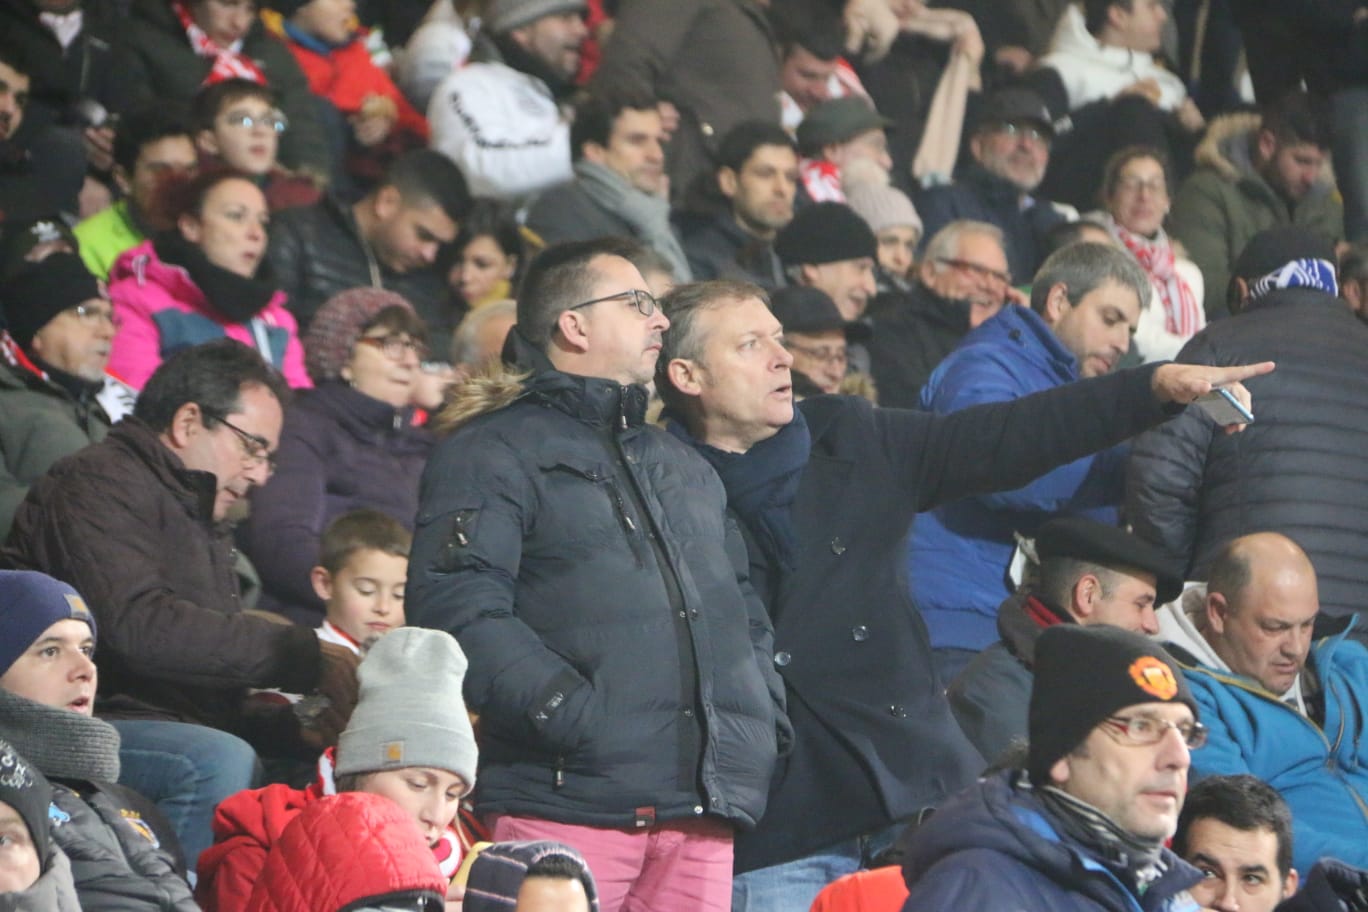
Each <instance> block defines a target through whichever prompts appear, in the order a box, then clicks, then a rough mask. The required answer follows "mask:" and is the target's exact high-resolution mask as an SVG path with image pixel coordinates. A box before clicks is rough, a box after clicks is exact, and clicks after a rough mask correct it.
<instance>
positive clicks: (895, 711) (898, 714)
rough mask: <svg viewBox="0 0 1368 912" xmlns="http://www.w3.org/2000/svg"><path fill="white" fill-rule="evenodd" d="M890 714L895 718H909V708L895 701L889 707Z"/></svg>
mask: <svg viewBox="0 0 1368 912" xmlns="http://www.w3.org/2000/svg"><path fill="white" fill-rule="evenodd" d="M888 714H889V715H890V716H892V717H893V718H895V719H906V718H907V710H905V709H903V708H902V706H900V705H899V704H897V703H894V704H893V705H892V706H890V707H888Z"/></svg>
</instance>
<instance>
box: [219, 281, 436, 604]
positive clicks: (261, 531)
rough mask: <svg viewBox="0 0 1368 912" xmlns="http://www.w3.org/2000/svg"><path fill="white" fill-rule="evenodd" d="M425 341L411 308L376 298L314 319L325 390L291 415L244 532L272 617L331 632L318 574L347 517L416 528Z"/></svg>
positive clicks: (315, 368)
mask: <svg viewBox="0 0 1368 912" xmlns="http://www.w3.org/2000/svg"><path fill="white" fill-rule="evenodd" d="M425 342H426V329H425V328H424V326H423V321H422V320H421V319H419V317H418V316H417V314H415V313H414V311H413V307H412V305H410V304H409V302H408V301H406V300H404V299H403V298H402V297H400V296H399V295H397V294H394V293H393V292H389V291H383V290H381V289H377V288H353V289H350V290H348V291H344V292H342V293H340V294H338V295H336V296H334V297H333V298H331V299H330V300H329V301H328V302H327V303H326V304H324V305H323V306H322V307H321V308H320V309H319V311H318V313H317V314H316V315H315V316H314V319H313V322H312V323H311V324H310V325H309V332H308V335H307V336H306V338H305V342H304V344H305V350H306V351H307V353H308V354H307V359H308V367H309V372H310V374H311V375H312V376H313V379H314V380H315V381H317V383H318V386H317V388H315V389H314V390H312V391H311V392H308V393H305V394H303V395H301V396H299V397H298V398H297V399H296V400H295V402H294V403H293V404H292V405H291V406H290V408H289V409H287V410H286V412H285V425H284V428H283V429H282V431H281V434H280V449H279V450H278V451H277V454H276V456H277V460H278V468H277V470H276V473H275V476H274V477H273V478H272V479H271V481H270V482H268V483H267V484H266V486H265V487H264V488H262V489H261V491H259V492H258V494H257V496H256V497H255V498H254V499H253V501H252V515H251V518H250V519H249V520H248V522H247V524H246V526H245V527H244V530H243V531H244V533H245V534H244V535H243V536H242V546H243V550H244V551H246V552H247V555H248V556H249V557H250V558H251V559H252V563H253V564H255V565H256V568H257V572H258V573H260V574H261V582H262V588H263V590H264V591H263V593H262V598H261V602H260V603H259V606H260V607H261V608H265V609H267V610H271V611H277V612H279V613H281V614H284V615H285V616H287V617H289V618H291V619H293V620H296V621H299V622H300V623H305V624H308V625H309V626H311V627H317V626H318V624H319V623H321V622H322V619H323V601H322V600H321V599H320V598H319V597H318V595H317V594H316V593H315V592H314V590H313V584H312V582H311V577H310V572H311V570H312V569H313V567H314V565H315V564H317V563H318V548H319V539H320V538H321V537H322V535H323V530H324V529H325V528H327V526H328V524H329V523H330V522H332V521H333V520H334V519H336V518H337V517H338V516H341V515H342V514H343V513H346V512H349V511H351V510H357V509H362V508H369V509H372V510H379V511H380V512H381V513H385V514H387V515H389V516H392V517H394V518H395V519H397V520H399V521H400V522H402V523H403V524H404V525H405V526H406V527H408V528H410V529H411V528H412V526H413V517H414V516H415V515H417V512H418V477H419V475H420V474H421V472H422V470H423V463H424V462H425V461H426V460H427V456H428V452H429V450H430V449H431V447H432V437H431V435H430V434H429V432H428V431H427V430H426V429H424V428H421V427H419V426H417V425H416V424H415V421H414V417H415V409H414V407H413V402H414V395H415V393H416V392H417V390H418V387H419V380H420V378H421V375H422V372H423V368H424V358H425V357H426V352H427V349H426V345H425Z"/></svg>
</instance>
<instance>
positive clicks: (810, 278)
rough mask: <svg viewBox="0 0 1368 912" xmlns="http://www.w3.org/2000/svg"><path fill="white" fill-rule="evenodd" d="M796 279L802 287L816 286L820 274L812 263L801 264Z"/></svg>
mask: <svg viewBox="0 0 1368 912" xmlns="http://www.w3.org/2000/svg"><path fill="white" fill-rule="evenodd" d="M798 277H799V278H800V279H802V284H804V285H816V284H817V280H818V279H820V278H821V277H822V274H821V272H820V271H819V270H818V268H817V266H815V265H813V264H812V263H803V264H801V265H800V266H799V267H798Z"/></svg>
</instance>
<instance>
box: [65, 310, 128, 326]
mask: <svg viewBox="0 0 1368 912" xmlns="http://www.w3.org/2000/svg"><path fill="white" fill-rule="evenodd" d="M67 309H68V310H70V311H71V312H72V313H74V314H75V315H76V316H77V318H79V319H80V320H81V322H82V323H91V324H94V323H102V322H103V323H108V324H109V325H110V326H112V327H114V328H115V329H118V328H119V327H120V326H121V325H123V320H122V319H121V318H120V317H119V315H118V314H116V313H115V312H114V308H112V307H92V306H91V305H89V304H77V305H76V306H75V307H68V308H67Z"/></svg>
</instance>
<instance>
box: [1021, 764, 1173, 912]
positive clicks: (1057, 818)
mask: <svg viewBox="0 0 1368 912" xmlns="http://www.w3.org/2000/svg"><path fill="white" fill-rule="evenodd" d="M1035 793H1036V794H1037V795H1039V796H1040V800H1041V803H1042V804H1044V805H1045V807H1046V809H1047V810H1049V811H1050V817H1051V818H1052V820H1053V822H1054V824H1055V826H1057V827H1058V828H1059V829H1060V830H1061V831H1062V832H1063V834H1064V835H1065V837H1067V838H1068V839H1069V840H1071V841H1073V842H1076V843H1078V844H1079V845H1080V846H1082V847H1083V848H1084V849H1085V850H1086V851H1087V852H1088V853H1089V854H1090V855H1092V856H1093V857H1094V858H1095V859H1096V860H1097V861H1099V862H1101V863H1102V864H1103V865H1105V866H1106V867H1107V868H1108V869H1110V870H1111V872H1112V873H1113V874H1116V875H1117V876H1118V877H1120V878H1121V880H1122V882H1123V883H1125V884H1127V885H1129V886H1130V887H1131V888H1132V889H1133V890H1134V891H1135V893H1136V895H1137V896H1139V895H1143V894H1144V892H1145V891H1146V890H1147V889H1149V887H1150V885H1151V884H1152V883H1154V882H1155V881H1156V880H1158V879H1159V878H1160V877H1161V876H1162V875H1163V874H1164V872H1165V871H1166V870H1167V866H1166V865H1165V864H1164V860H1163V851H1164V843H1163V840H1158V841H1155V840H1148V839H1140V838H1139V837H1137V836H1135V835H1134V834H1133V833H1130V832H1127V831H1126V830H1124V829H1122V828H1121V827H1120V826H1119V825H1118V824H1117V823H1116V821H1114V820H1112V819H1111V818H1110V817H1108V816H1107V815H1106V814H1103V813H1102V812H1101V811H1099V810H1098V809H1097V808H1095V807H1093V806H1092V805H1091V804H1088V803H1087V802H1086V801H1081V800H1079V799H1078V798H1075V797H1074V796H1073V795H1070V794H1069V793H1068V792H1064V791H1061V790H1060V789H1057V788H1055V787H1054V786H1052V785H1047V786H1045V787H1044V788H1038V789H1036V790H1035Z"/></svg>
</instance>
